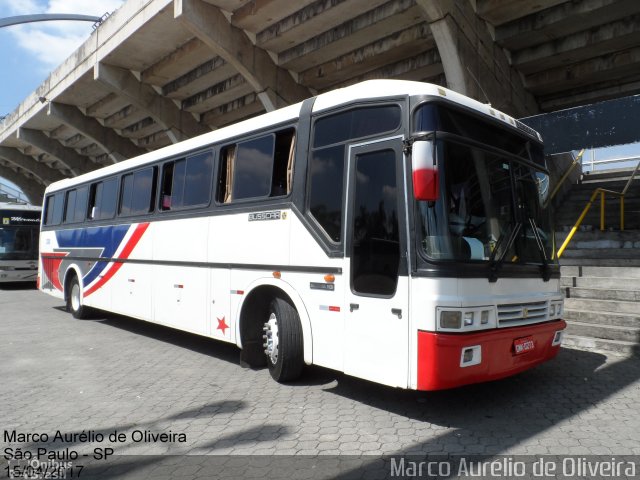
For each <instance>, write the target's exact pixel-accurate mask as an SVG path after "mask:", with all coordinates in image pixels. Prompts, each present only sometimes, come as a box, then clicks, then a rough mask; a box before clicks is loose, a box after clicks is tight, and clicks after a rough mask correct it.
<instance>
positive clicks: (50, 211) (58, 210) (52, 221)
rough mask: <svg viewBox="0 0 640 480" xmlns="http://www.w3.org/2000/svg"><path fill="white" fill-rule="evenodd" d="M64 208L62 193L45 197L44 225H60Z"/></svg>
mask: <svg viewBox="0 0 640 480" xmlns="http://www.w3.org/2000/svg"><path fill="white" fill-rule="evenodd" d="M63 207H64V193H63V192H58V193H56V194H54V195H49V196H48V197H47V202H46V204H45V210H46V213H45V225H60V223H62V213H63Z"/></svg>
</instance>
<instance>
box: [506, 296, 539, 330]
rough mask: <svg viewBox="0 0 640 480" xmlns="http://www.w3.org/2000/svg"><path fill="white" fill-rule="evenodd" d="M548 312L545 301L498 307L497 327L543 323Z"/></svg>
mask: <svg viewBox="0 0 640 480" xmlns="http://www.w3.org/2000/svg"><path fill="white" fill-rule="evenodd" d="M548 310H549V304H548V303H547V302H546V301H542V302H526V303H509V304H502V305H498V327H514V326H517V325H527V324H529V323H537V322H544V321H545V320H547V318H548Z"/></svg>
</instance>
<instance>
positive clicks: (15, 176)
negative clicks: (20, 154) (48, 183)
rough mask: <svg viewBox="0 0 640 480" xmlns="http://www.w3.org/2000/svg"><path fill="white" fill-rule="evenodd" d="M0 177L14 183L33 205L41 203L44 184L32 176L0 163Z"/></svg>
mask: <svg viewBox="0 0 640 480" xmlns="http://www.w3.org/2000/svg"><path fill="white" fill-rule="evenodd" d="M0 177H2V178H6V179H7V180H9V181H10V182H13V183H15V184H16V185H17V186H18V187H19V188H20V190H22V191H23V192H24V194H25V195H26V196H27V198H28V199H29V202H30V203H31V204H33V205H42V197H43V196H44V185H41V184H39V183H38V182H36V181H35V180H34V179H33V178H29V177H27V176H25V175H23V174H21V173H18V172H16V171H15V170H14V169H12V168H11V167H9V166H7V165H2V164H1V163H0Z"/></svg>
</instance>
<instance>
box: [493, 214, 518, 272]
mask: <svg viewBox="0 0 640 480" xmlns="http://www.w3.org/2000/svg"><path fill="white" fill-rule="evenodd" d="M521 229H522V223H521V222H517V223H516V224H515V225H513V229H512V230H511V233H510V234H509V237H506V235H505V234H506V233H507V232H504V233H503V234H501V235H500V238H498V241H497V242H496V246H495V247H494V248H493V252H491V257H489V281H490V282H491V283H493V282H496V281H497V280H498V270H499V268H500V266H501V265H502V263H503V262H504V257H505V256H506V255H507V252H508V251H509V249H510V248H511V245H513V242H515V241H516V238H518V233H520V230H521ZM505 238H508V240H507V243H506V245H505V247H504V250H502V253H501V254H500V256H498V258H496V256H497V255H498V250H499V249H500V247H501V244H502V242H503V241H504V239H505Z"/></svg>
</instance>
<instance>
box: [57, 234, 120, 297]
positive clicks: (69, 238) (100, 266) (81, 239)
mask: <svg viewBox="0 0 640 480" xmlns="http://www.w3.org/2000/svg"><path fill="white" fill-rule="evenodd" d="M129 227H130V225H115V226H108V227H92V228H79V229H74V230H58V231H57V232H56V238H57V240H58V246H59V247H60V248H102V249H103V250H102V253H101V255H100V256H102V257H107V258H111V257H113V256H114V253H115V252H116V250H118V247H119V246H120V244H121V243H122V240H123V239H124V236H125V235H126V234H127V232H128V231H129ZM107 265H108V263H107V262H97V263H96V264H95V265H94V267H93V268H92V269H91V270H90V271H89V272H88V273H87V274H86V275H85V276H84V278H83V283H84V284H85V285H89V284H90V283H91V282H93V281H94V280H95V279H96V278H97V277H98V275H100V274H101V273H102V272H103V271H104V269H105V268H106V267H107Z"/></svg>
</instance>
